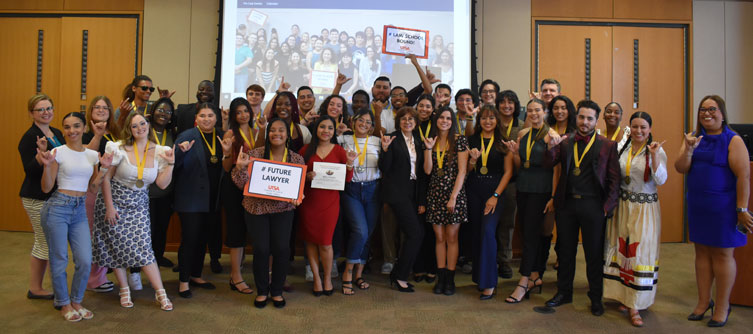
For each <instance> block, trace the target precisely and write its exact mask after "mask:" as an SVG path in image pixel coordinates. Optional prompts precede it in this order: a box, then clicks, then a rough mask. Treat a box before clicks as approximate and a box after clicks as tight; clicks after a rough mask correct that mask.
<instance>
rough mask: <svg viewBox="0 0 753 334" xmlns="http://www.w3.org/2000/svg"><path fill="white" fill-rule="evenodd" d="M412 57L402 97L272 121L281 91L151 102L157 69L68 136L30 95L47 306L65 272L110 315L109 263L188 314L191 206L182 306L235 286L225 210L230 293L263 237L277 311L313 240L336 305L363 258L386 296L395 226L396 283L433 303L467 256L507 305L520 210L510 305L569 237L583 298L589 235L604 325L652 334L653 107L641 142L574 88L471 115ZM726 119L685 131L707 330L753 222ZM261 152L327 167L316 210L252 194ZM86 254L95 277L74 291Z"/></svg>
mask: <svg viewBox="0 0 753 334" xmlns="http://www.w3.org/2000/svg"><path fill="white" fill-rule="evenodd" d="M407 58H408V59H409V60H410V61H411V62H412V63H413V64H414V65H415V67H416V70H417V72H418V73H419V76H420V78H421V83H420V84H419V85H417V86H416V87H413V88H412V89H410V90H408V89H406V88H404V87H400V86H395V87H393V86H392V85H391V82H390V80H389V78H388V77H385V76H380V77H377V78H376V79H375V80H374V81H373V83H372V85H371V94H368V93H367V92H366V91H363V90H359V91H356V92H354V94H353V101H352V105H350V106H348V103H347V101H346V100H345V99H344V98H343V97H342V96H340V95H339V93H340V92H341V90H342V89H343V87H344V85H346V84H347V83H348V82H349V81H351V80H352V79H353V78H351V77H348V76H346V75H344V74H342V73H341V74H340V75H339V76H338V80H337V86H336V87H335V88H334V90H333V92H332V94H331V95H328V96H327V97H326V99H324V102H323V103H322V104H321V105H320V106H319V108H318V109H316V108H314V107H315V105H314V101H315V94H316V93H315V91H314V90H313V89H311V88H309V87H307V86H301V87H298V89H297V91H296V94H293V93H292V92H290V91H289V89H290V87H291V86H292V84H291V83H288V82H286V81H281V82H280V84H279V87H278V88H277V89H276V91H275V94H274V97H273V98H272V99H271V101H270V103H267V104H266V106H265V107H262V100H263V97H264V96H265V95H266V91H267V90H266V89H265V88H264V87H262V86H260V85H256V84H254V85H251V86H249V87H248V88H247V89H246V98H236V99H234V100H233V101H232V103H231V104H230V107H229V109H228V110H219V109H218V108H217V107H216V106H215V105H213V104H212V101H213V99H214V86H213V83H212V82H210V81H203V82H201V83H200V84H199V88H198V91H197V102H196V103H192V104H187V105H180V106H178V107H177V108H175V107H174V105H173V102H172V101H171V100H170V98H169V95H170V92H168V91H162V90H160V96H161V97H160V99H158V100H157V101H156V102H150V101H149V97H150V94H151V92H153V91H154V87H153V85H152V81H151V79H149V78H148V77H146V76H138V77H136V78H135V79H134V81H133V82H132V83H131V84H129V86H128V89H127V90H126V93H129V94H125V95H126V96H128V97H127V98H126V99H124V101H123V102H122V103H121V104H120V106H119V108H117V110H113V106H112V104H111V103H110V100H109V99H108V98H107V97H104V96H101V97H97V98H95V99H94V100H93V102H92V103H91V105H90V107H89V109H88V111H87V113H86V115H82V114H80V113H76V112H74V113H70V114H67V115H65V116H64V117H63V132H62V133H61V132H60V131H59V130H57V129H55V128H54V127H52V126H51V122H52V119H53V114H54V108H53V104H52V99H51V98H50V97H48V96H46V95H43V94H40V95H35V96H34V97H32V98H31V99H30V100H29V113H30V115H31V117H32V119H33V124H32V126H31V128H30V129H29V130H28V131H27V133H26V134H25V135H24V136H23V138H22V140H21V142H20V144H19V153H20V154H21V156H22V160H23V163H24V169H25V171H26V178H25V180H24V184H23V187H22V190H21V197H22V202H23V204H24V207H25V209H26V210H27V212H28V214H29V218H30V220H31V222H32V226H33V227H34V232H35V244H34V248H33V250H32V275H31V282H30V290H29V292H28V296H29V298H44V299H52V298H53V297H52V296H53V294H50V293H49V292H46V291H44V290H42V287H41V283H42V277H43V276H44V271H45V267H46V263H47V260H48V259H49V261H50V268H51V276H52V280H53V289H54V303H55V305H56V306H58V307H61V309H62V311H61V312H62V314H63V315H64V317H65V318H66V319H67V320H69V321H78V320H81V319H89V318H91V317H92V316H93V313H92V312H91V311H89V310H86V309H85V308H84V307H83V306H82V305H81V302H82V299H83V292H84V290H85V289H86V288H87V282H88V287H89V288H92V289H100V290H106V289H107V286H105V285H108V283H109V287H110V289H112V285H114V284H113V283H111V282H108V281H107V279H106V277H105V276H104V275H105V274H106V272H107V269H106V268H112V269H113V270H114V272H115V277H116V278H117V281H118V282H117V285H118V287H119V297H120V304H121V306H123V307H133V302H132V301H131V299H130V288H134V284H135V282H129V278H130V277H131V276H133V274H134V272H138V271H140V270H143V271H144V272H145V273H146V275H147V277H148V279H149V281H150V283H151V285H152V287H154V289H155V300H156V301H157V302H158V304H159V305H160V308H161V309H163V310H171V309H172V303H171V302H170V300H169V299H168V297H167V294H166V293H165V290H164V289H163V287H162V282H161V277H160V272H159V270H158V269H157V265H158V264H160V265H167V266H172V263H168V262H166V261H169V260H167V259H166V258H164V244H165V234H166V229H167V224H168V222H169V219H170V215H171V214H172V212H173V211H175V212H177V213H178V215H179V217H180V221H181V245H180V249H179V252H178V272H179V282H180V284H179V290H178V294H179V296H180V297H183V298H190V297H191V296H192V290H191V287H197V288H204V289H215V288H216V287H215V286H214V285H213V284H212V283H211V282H208V281H206V280H204V279H203V278H202V268H203V263H204V256H205V253H206V249H207V246H209V248H210V254H211V252H212V251H211V249H212V246H211V244H213V243H216V242H217V239H218V238H219V237H218V234H217V233H216V232H215V231H217V230H218V227H221V224H222V220H221V211H222V210H224V212H225V216H226V219H225V229H226V233H225V245H226V246H227V247H229V248H230V258H231V259H230V265H231V270H230V278H229V287H230V289H232V290H234V291H237V292H239V293H242V294H253V293H254V290H253V289H252V288H251V286H250V284H248V283H246V281H245V280H244V279H243V277H242V274H241V270H240V267H241V263H242V262H243V257H244V251H243V250H244V247H245V246H246V244H247V243H251V244H252V245H253V274H254V278H253V279H254V285H255V288H256V297H255V300H254V305H255V306H256V307H258V308H263V307H265V306H266V305H267V303H268V300H269V299H271V300H272V303H273V304H274V306H275V307H278V308H282V307H284V306H285V304H286V302H285V299H284V297H283V292H284V291H288V290H289V289H288V288H289V285H288V283H287V281H286V275H287V273H288V270H289V268H290V261H291V260H292V255H293V252H294V250H295V242H294V241H295V239H296V237H300V239H302V240H303V242H304V244H305V250H306V251H305V258H306V261H307V269H310V275H311V281H313V286H312V293H313V295H314V296H317V297H318V296H322V295H325V296H330V295H332V294H333V293H334V290H335V285H334V283H333V281H332V280H333V277H335V275H337V274H339V271H338V270H337V268H336V260H337V259H338V258H340V257H344V258H345V259H346V260H345V265H344V270H342V273H341V274H342V282H341V285H340V288H341V289H340V290H341V292H342V294H344V295H353V294H354V293H356V291H357V290H356V289H358V290H367V289H369V288H370V284H369V282H368V281H366V279H365V277H364V275H363V274H364V269H365V267H366V264H367V262H368V261H369V259H370V253H372V252H371V250H370V240H371V238H372V236H373V233H374V232H375V230H376V228H377V227H379V228H380V229H379V230H380V233H381V234H382V242H383V247H382V248H383V249H384V250H385V254H386V253H388V252H389V249H390V247H393V248H394V249H396V250H397V251H396V253H397V254H396V256H394V258H393V259H385V264H387V263H389V264H390V265H389V266H387V268H386V269H387V270H384V269H385V268H384V266H383V272H387V273H389V274H390V282H391V284H392V285H393V286H394V287H395V288H396V289H397V290H398V291H400V292H406V293H410V292H414V291H415V286H414V285H413V284H412V283H410V280H414V281H415V282H420V281H424V280H425V281H426V282H429V283H435V284H434V287H433V292H434V293H436V294H444V295H452V294H454V293H455V290H456V288H455V272H456V268H457V265H458V262H459V257H461V256H463V257H466V258H468V259H470V260H468V263H469V264H472V271H471V273H472V280H473V282H474V283H475V284H477V286H478V289H479V291H480V296H479V298H480V299H481V300H489V299H492V298H493V296H494V295H495V294H496V289H497V284H498V276H503V277H504V276H506V277H508V278H509V277H512V269H511V268H510V267H509V260H510V259H509V258H510V257H511V246H512V245H511V243H512V231H513V228H514V225H515V224H514V222H515V219H516V218H515V217H516V216H517V219H518V221H519V227H520V229H521V232H522V233H521V235H522V245H523V253H522V259H521V263H520V269H519V273H520V279H519V281H518V285H517V287H516V288H515V289H514V290H513V291H511V292H510V295H509V296H508V297H507V298H506V299H505V301H506V302H508V303H519V302H522V301H523V300H524V299H527V298H528V297H529V295H530V292H531V290H538V291H539V292H541V291H542V286H543V276H544V273H545V271H546V264H547V261H548V256H549V249H550V246H551V242H552V238H553V227H554V226H555V224H556V226H557V241H556V245H555V251H556V253H557V261H558V267H559V268H558V271H557V283H556V284H557V293H556V294H555V295H554V296H553V297H552V298H551V299H550V300H548V301H547V302H546V305H547V306H550V307H557V306H560V305H563V304H567V303H570V302H572V295H573V279H574V274H575V262H576V261H575V257H576V252H577V245H578V242H579V234H582V243H583V248H584V251H585V256H586V272H587V277H588V283H589V292H588V297H589V298H590V299H591V312H592V313H593V314H594V315H597V316H598V315H601V314H603V313H604V306H603V304H602V299H603V298H608V299H614V300H617V301H619V302H620V303H621V305H622V307H621V309H622V310H623V311H625V312H626V313H627V314H628V316H629V319H630V322H631V323H632V324H633V325H635V326H642V325H643V321H642V318H641V316H640V313H639V311H640V310H645V309H646V308H648V307H649V306H650V305H652V304H653V302H654V297H655V294H656V288H657V281H658V263H659V257H658V255H659V246H660V245H659V242H660V230H661V213H660V206H659V198H658V195H657V187H658V186H660V185H662V184H663V183H665V182H666V180H667V175H668V173H667V154H666V153H665V152H664V150H663V148H662V144H663V143H664V142H663V141H659V140H654V139H653V136H652V134H651V130H652V125H653V124H652V118H651V116H650V114H649V113H647V112H642V111H638V112H635V113H633V114H632V115H630V117H629V121H628V126H626V127H624V128H623V127H621V124H622V117H623V110H622V108H621V106H620V104H619V103H616V102H610V103H608V104H606V105H605V106H604V112H603V113H604V119H605V124H606V129H602V130H597V129H596V124H597V121H598V119H599V117H600V115H601V113H602V108H601V107H600V106H599V105H598V104H597V103H596V102H594V101H590V100H581V101H579V102H577V104H575V103H573V102H572V100H571V99H570V98H568V97H566V96H564V95H560V91H561V88H560V86H559V83H558V82H557V81H556V80H553V79H546V80H544V81H543V82H542V85H541V89H540V93H535V94H531V98H530V100H529V101H528V102H527V103H526V104H525V113H524V114H523V115H521V110H522V108H521V102H520V100H519V98H518V96H517V95H516V94H515V93H514V92H513V91H511V90H504V91H501V90H500V87H499V85H498V84H497V83H496V82H494V81H492V80H486V81H484V82H483V83H482V84H481V85H480V88H479V91H478V94H477V93H476V92H473V91H471V90H470V89H461V90H459V91H457V92H456V94H455V96H454V99H455V108H454V109H453V108H452V107H450V94H451V91H452V90H451V88H450V87H449V86H448V85H446V84H444V83H440V84H439V85H436V88H432V85H433V84H435V83H437V82H438V81H439V80H437V79H436V78H435V77H434V76H433V75H432V74H431V73H427V72H424V71H423V70H422V68H421V66H419V65H418V63H417V62H416V59H415V57H411V56H409V57H407ZM479 98H480V101H479ZM351 110H352V112H351ZM116 115H117V116H116ZM727 121H728V120H727V115H726V110H725V105H724V100H722V99H721V98H720V97H718V96H715V95H711V96H707V97H705V98H703V99H702V101H701V104H700V106H699V108H698V123H697V125H696V129H695V131H694V132H692V133H689V134H686V135H685V140H684V143H683V146H682V149H681V152H680V153H679V157H678V159H677V160H676V162H675V168H676V169H677V170H678V171H679V172H681V173H687V174H688V191H687V201H688V208H689V212H688V220H689V227H690V228H689V231H690V239H691V241H692V242H694V243H695V247H696V273H697V281H698V304H697V306H696V308H695V309H694V311H693V313H692V314H691V315H690V316H689V317H688V319H689V320H701V319H703V315H704V314H705V310H706V309H713V308H714V307H716V312H713V313H712V319H711V321H709V322H708V325H709V326H712V327H714V326H723V325H724V324H725V323H726V319H727V317H728V315H729V312H730V308H729V292H730V290H731V288H732V284H733V283H734V277H735V262H734V258H733V257H732V249H733V248H734V247H738V246H741V245H744V244H745V241H746V236H745V235H744V232H746V231H747V232H749V231H751V230H753V218H751V215H750V214H749V213H748V212H747V208H746V207H747V201H748V196H749V190H748V178H749V170H748V165H747V157H748V154H747V151H746V148H745V145H744V144H743V142H742V140H741V139H740V137H739V136H737V135H736V134H735V133H734V132H733V131H732V130H730V129H729V127H728V126H727ZM251 158H263V159H269V160H273V161H279V162H286V163H294V164H301V165H303V164H305V165H307V166H308V171H309V172H308V173H307V174H306V176H305V178H306V182H305V189H304V196H303V198H302V199H300V200H291V201H279V200H270V199H263V198H256V197H249V196H243V193H242V190H241V189H243V187H245V186H247V183H248V182H249V181H248V180H249V172H248V165H249V163H250V159H251ZM315 162H329V163H339V164H343V165H345V167H346V170H347V173H346V180H345V181H346V183H345V189H344V191H336V190H327V189H318V188H314V187H312V186H311V180H312V179H313V178H315V177H316V173H315V172H314V171H313V169H312V167H313V164H314V163H315ZM250 186H251V187H253V184H252V185H250ZM700 201H704V202H703V203H701V202H700ZM709 201H713V204H714V205H709ZM87 214H89V219H88V220H89V222H88V224H86V223H85V222H84V220H85V219H84V217H85V216H86V215H87ZM736 225H737V228H736ZM738 229H739V230H740V231H742V232H740V231H738ZM338 231H339V232H338ZM90 234H91V236H90ZM68 244H70V245H71V249H72V252H73V257H74V262H75V264H76V270H75V274H74V278H73V284H72V287H71V289H70V292H69V291H68V289H67V286H66V273H65V267H66V265H67V262H68V260H67V252H66V250H67V245H68ZM390 244H391V245H390ZM392 252H395V251H394V250H393V251H392ZM218 256H219V255H217V257H218ZM505 258H506V259H505ZM214 261H216V257H213V258H212V262H214ZM220 269H221V268H220ZM320 269H321V270H320ZM126 270H131V274H130V275H128V274H127V272H126ZM308 274H309V273H307V275H308ZM126 276H128V277H126ZM138 281H139V282H138V284H139V285H140V279H138ZM713 283H715V286H716V303H714V301H712V300H711V286H712V284H713ZM139 288H140V287H139Z"/></svg>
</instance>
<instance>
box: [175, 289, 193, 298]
mask: <svg viewBox="0 0 753 334" xmlns="http://www.w3.org/2000/svg"><path fill="white" fill-rule="evenodd" d="M178 296H180V297H181V298H191V297H193V293H191V290H190V289H189V290H186V291H178Z"/></svg>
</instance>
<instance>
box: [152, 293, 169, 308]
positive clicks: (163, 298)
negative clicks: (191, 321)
mask: <svg viewBox="0 0 753 334" xmlns="http://www.w3.org/2000/svg"><path fill="white" fill-rule="evenodd" d="M154 301H155V302H156V303H157V304H159V308H160V309H162V310H163V311H172V310H173V303H171V302H170V298H167V292H165V289H158V290H155V291H154Z"/></svg>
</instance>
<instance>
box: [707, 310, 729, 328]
mask: <svg viewBox="0 0 753 334" xmlns="http://www.w3.org/2000/svg"><path fill="white" fill-rule="evenodd" d="M704 313H705V312H704ZM730 313H732V306H730V307H729V308H728V309H727V317H726V318H724V322H719V321H716V320H714V319H711V320H709V322H708V323H706V326H709V327H724V325H726V324H727V320H729V314H730Z"/></svg>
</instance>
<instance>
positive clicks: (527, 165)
mask: <svg viewBox="0 0 753 334" xmlns="http://www.w3.org/2000/svg"><path fill="white" fill-rule="evenodd" d="M523 168H531V162H530V161H526V162H525V163H524V164H523Z"/></svg>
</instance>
